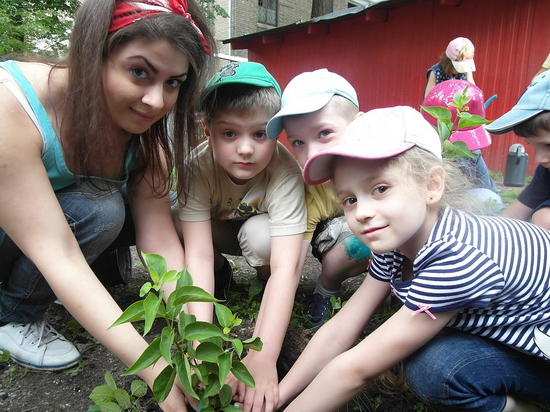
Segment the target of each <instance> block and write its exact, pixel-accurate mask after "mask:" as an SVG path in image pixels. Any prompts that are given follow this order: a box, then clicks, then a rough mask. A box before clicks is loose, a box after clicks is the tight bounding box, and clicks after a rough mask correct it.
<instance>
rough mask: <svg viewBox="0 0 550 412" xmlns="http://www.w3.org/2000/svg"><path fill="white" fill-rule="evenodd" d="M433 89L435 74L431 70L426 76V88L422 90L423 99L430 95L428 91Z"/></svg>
mask: <svg viewBox="0 0 550 412" xmlns="http://www.w3.org/2000/svg"><path fill="white" fill-rule="evenodd" d="M434 87H435V74H434V72H433V70H432V71H431V72H430V74H429V76H428V82H427V83H426V88H425V89H424V98H426V96H427V95H428V93H430V91H431V90H432V89H433V88H434Z"/></svg>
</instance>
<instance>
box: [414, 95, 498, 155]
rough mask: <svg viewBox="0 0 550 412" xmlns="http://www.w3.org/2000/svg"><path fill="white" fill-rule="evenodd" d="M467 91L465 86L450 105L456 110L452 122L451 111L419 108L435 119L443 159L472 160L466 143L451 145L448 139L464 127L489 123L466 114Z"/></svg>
mask: <svg viewBox="0 0 550 412" xmlns="http://www.w3.org/2000/svg"><path fill="white" fill-rule="evenodd" d="M467 91H468V86H466V87H465V88H464V90H462V92H458V93H456V94H455V95H454V98H453V103H451V104H450V106H452V107H454V108H456V112H457V114H456V118H455V119H454V121H453V119H452V113H451V111H450V110H449V109H447V108H446V107H440V106H433V107H426V106H420V107H421V108H422V110H424V111H425V112H426V113H428V114H429V115H431V116H433V117H435V118H436V119H437V131H438V133H439V137H440V138H441V142H442V146H443V157H446V158H450V159H459V158H463V157H472V158H474V157H475V155H474V154H473V153H472V152H470V149H468V146H467V145H466V143H464V142H462V141H458V140H457V141H455V142H452V143H451V142H450V141H449V138H450V137H451V135H452V134H453V133H454V132H457V131H459V130H462V129H464V128H465V127H474V126H481V125H482V124H486V123H489V122H490V120H487V119H484V118H483V117H481V116H478V115H475V114H470V113H468V111H469V110H470V108H469V107H468V106H466V104H467V103H468V102H469V101H470V98H469V97H468V96H466V92H467ZM457 121H458V122H457Z"/></svg>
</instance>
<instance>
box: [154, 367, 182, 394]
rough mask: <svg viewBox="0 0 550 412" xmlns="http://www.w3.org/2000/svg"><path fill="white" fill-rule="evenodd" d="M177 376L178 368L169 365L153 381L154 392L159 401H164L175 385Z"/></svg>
mask: <svg viewBox="0 0 550 412" xmlns="http://www.w3.org/2000/svg"><path fill="white" fill-rule="evenodd" d="M175 378H176V368H173V367H172V366H170V365H168V366H166V368H164V369H163V370H162V372H161V373H159V375H158V376H157V378H156V379H155V381H154V382H153V394H154V395H155V399H156V401H157V402H158V403H162V402H164V400H165V399H166V397H167V396H168V394H169V393H170V391H171V390H172V386H173V385H174V379H175Z"/></svg>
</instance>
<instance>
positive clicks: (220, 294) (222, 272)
mask: <svg viewBox="0 0 550 412" xmlns="http://www.w3.org/2000/svg"><path fill="white" fill-rule="evenodd" d="M223 259H224V262H223V266H222V267H221V269H219V270H216V271H215V272H214V281H215V285H214V297H215V298H216V299H220V300H225V299H227V296H228V295H229V288H230V286H231V283H232V282H233V269H232V268H231V264H230V263H229V261H228V260H227V259H226V258H225V257H224V258H223Z"/></svg>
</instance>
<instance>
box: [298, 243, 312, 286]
mask: <svg viewBox="0 0 550 412" xmlns="http://www.w3.org/2000/svg"><path fill="white" fill-rule="evenodd" d="M309 245H311V239H304V240H303V241H302V249H301V251H300V261H299V262H298V271H297V273H298V279H299V278H300V276H301V274H302V270H303V269H304V265H305V263H306V258H307V252H308V251H309Z"/></svg>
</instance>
